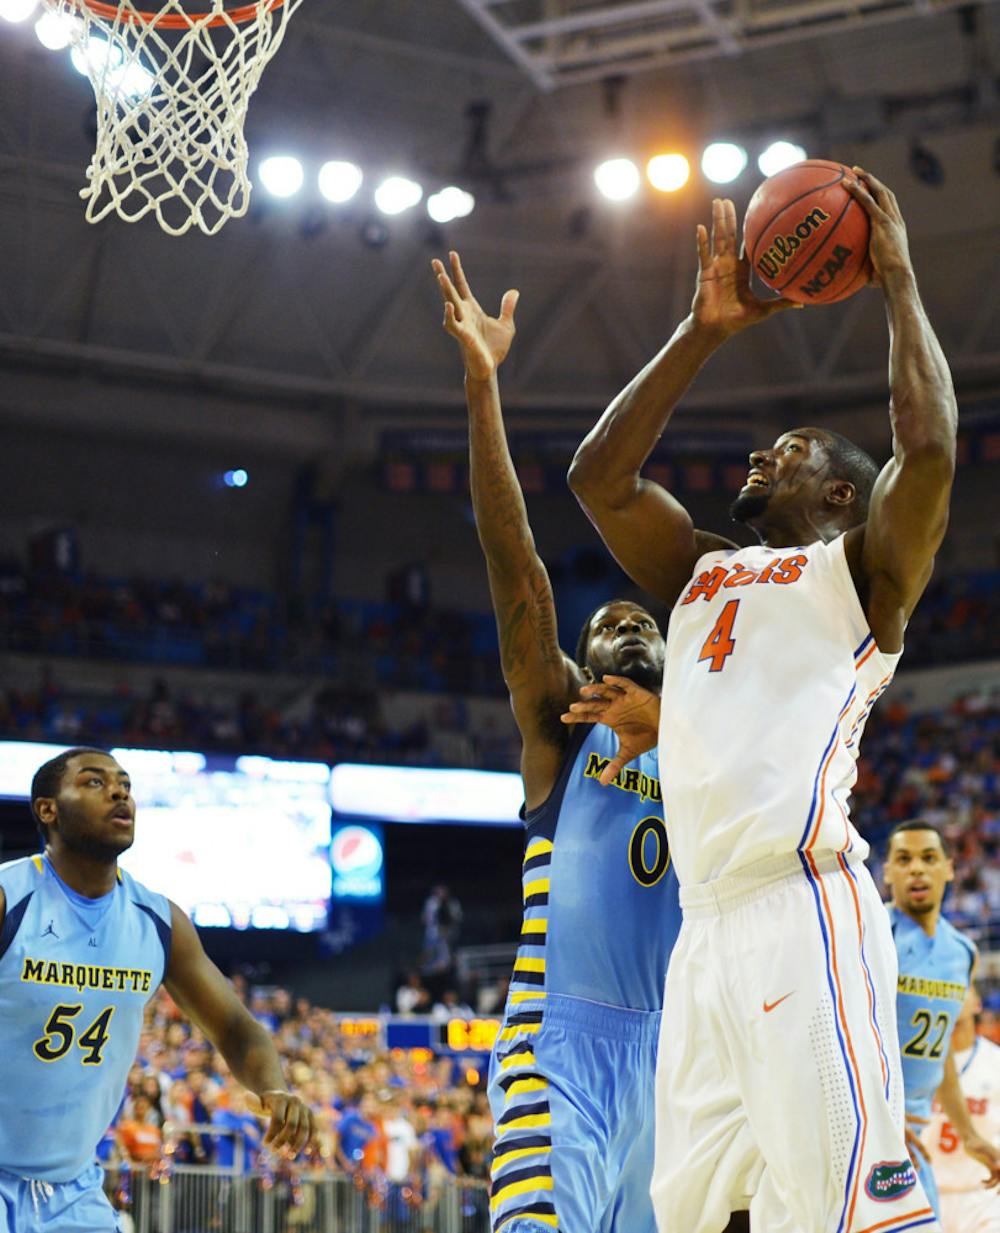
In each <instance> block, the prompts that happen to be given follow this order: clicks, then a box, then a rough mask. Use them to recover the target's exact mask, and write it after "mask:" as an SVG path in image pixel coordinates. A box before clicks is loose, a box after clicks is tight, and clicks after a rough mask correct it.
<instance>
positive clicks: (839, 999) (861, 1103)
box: [805, 852, 868, 1229]
mask: <svg viewBox="0 0 1000 1233" xmlns="http://www.w3.org/2000/svg"><path fill="white" fill-rule="evenodd" d="M805 858H806V860H807V861H808V862H809V868H810V869H811V870H812V875H813V877H814V878H815V880H816V886H817V887H818V888H819V894H820V898H821V900H822V904H823V915H824V916H825V917H826V924H827V928H828V930H829V932H830V966H831V968H832V970H833V983H834V985H835V986H836V989H837V996H836V998H835V1003H836V1005H835V1010H836V1013H837V1018H838V1019H839V1020H840V1026H841V1030H842V1031H843V1033H844V1040H845V1042H846V1044H847V1053H848V1056H849V1057H850V1059H851V1069H852V1070H853V1071H854V1084H855V1087H856V1088H857V1093H858V1107H859V1109H860V1110H861V1142H860V1143H859V1145H858V1160H857V1171H856V1173H855V1174H854V1185H853V1186H852V1187H851V1200H850V1205H849V1207H848V1209H847V1219H846V1221H845V1222H844V1228H845V1229H849V1228H850V1227H851V1220H852V1219H853V1216H854V1205H855V1203H856V1202H857V1199H858V1184H859V1182H860V1181H861V1174H862V1172H863V1166H862V1162H863V1161H864V1158H865V1140H866V1139H867V1138H868V1110H867V1109H866V1108H865V1094H864V1088H863V1087H862V1083H861V1072H860V1070H859V1069H858V1059H857V1057H856V1056H855V1053H854V1041H853V1040H852V1039H851V1031H850V1028H849V1027H848V1025H847V1014H846V1013H845V1010H844V993H843V990H842V989H841V987H840V968H839V965H838V963H837V935H836V932H835V930H834V920H833V913H832V912H831V911H830V901H829V899H828V898H827V895H826V887H825V886H824V885H823V878H822V875H821V874H820V872H819V870H818V869H817V868H816V862H815V860H814V859H813V857H812V855H811V854H810V853H808V852H807V853H806V854H805Z"/></svg>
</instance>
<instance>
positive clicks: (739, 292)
mask: <svg viewBox="0 0 1000 1233" xmlns="http://www.w3.org/2000/svg"><path fill="white" fill-rule="evenodd" d="M801 307H802V305H801V304H795V303H793V302H792V301H791V300H786V299H777V300H759V299H758V298H757V297H756V296H755V295H754V293H753V291H752V290H751V288H750V263H749V261H748V260H747V256H746V253H745V252H744V251H743V250H742V249H741V248H740V244H739V228H738V225H737V222H736V207H735V206H734V205H733V203H732V202H731V201H730V200H729V199H728V198H726V199H725V200H720V199H719V198H716V199H715V200H714V201H713V202H712V230H711V233H709V230H708V228H707V227H705V226H704V225H703V224H702V223H699V224H698V287H697V290H696V291H695V296H694V303H693V304H692V306H691V314H692V316H693V317H694V319H695V321H696V322H697V323H698V324H699V325H700V326H704V327H705V328H707V329H711V330H713V331H714V332H716V333H718V334H720V335H721V336H722V337H723V338H728V337H729V335H730V334H737V333H739V331H740V330H745V329H746V328H747V326H749V325H756V324H757V323H758V322H759V321H766V320H767V318H768V317H773V316H774V314H775V313H780V312H783V311H784V310H785V309H786V308H801Z"/></svg>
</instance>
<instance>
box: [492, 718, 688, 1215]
mask: <svg viewBox="0 0 1000 1233" xmlns="http://www.w3.org/2000/svg"><path fill="white" fill-rule="evenodd" d="M616 749H617V739H616V738H615V736H614V734H613V733H612V732H611V731H610V729H608V728H606V727H603V726H602V725H599V724H597V725H594V726H592V727H588V726H581V727H580V728H577V729H576V730H575V731H574V735H573V737H572V739H571V741H570V745H569V747H568V749H567V752H566V756H565V758H564V760H563V764H562V768H561V770H560V773H559V776H558V778H557V780H556V783H555V786H554V787H553V789H552V792H551V793H550V795H549V798H548V800H547V801H546V802H545V803H544V804H543V805H541V806H540V807H539V808H538V809H535V810H533V811H532V812H531V813H530V814H528V815H527V817H526V819H525V828H526V839H525V855H524V871H523V879H522V881H523V896H524V919H523V922H522V928H521V939H520V945H519V947H518V951H517V958H516V960H515V964H514V973H513V977H512V980H511V986H510V994H509V996H508V1000H507V1008H506V1013H505V1017H504V1023H503V1027H502V1028H501V1031H500V1036H499V1038H498V1041H497V1045H496V1048H495V1050H494V1056H493V1061H492V1065H491V1071H490V1105H491V1108H492V1110H493V1116H494V1120H495V1122H496V1133H497V1138H496V1143H495V1145H494V1149H493V1151H494V1155H493V1165H492V1170H491V1172H492V1183H493V1184H492V1199H491V1214H492V1219H493V1228H494V1230H497V1231H499V1230H501V1229H503V1230H504V1231H505V1233H536V1231H538V1230H545V1233H548V1231H549V1230H551V1229H559V1228H562V1229H564V1230H568V1231H569V1233H578V1231H579V1233H655V1218H654V1215H653V1208H652V1202H651V1200H650V1198H649V1183H650V1176H651V1173H652V1164H653V1121H654V1117H653V1090H654V1087H653V1077H654V1072H655V1067H656V1044H657V1037H658V1029H659V1020H660V1010H661V1008H662V1006H663V987H664V981H665V978H666V971H667V964H668V961H669V958H670V952H671V950H672V949H673V945H674V941H675V940H676V938H677V934H678V932H679V931H680V925H681V914H680V905H679V902H678V887H677V879H676V876H675V874H674V871H673V867H672V864H671V860H670V851H669V848H668V846H667V835H666V828H665V827H664V824H663V804H662V799H663V798H662V793H661V791H660V782H659V774H658V770H657V759H656V754H655V752H651V753H648V754H643V755H642V756H641V757H640V758H637V759H635V761H633V762H632V763H630V764H629V765H628V766H627V767H626V768H625V769H624V770H623V771H622V772H621V773H620V774H619V775H618V777H617V779H616V780H615V782H614V783H613V784H612V785H610V786H608V787H603V786H602V785H601V784H600V782H599V776H600V773H601V771H602V770H603V769H604V767H606V766H607V764H608V761H609V760H610V758H611V757H612V756H613V755H614V753H615V751H616Z"/></svg>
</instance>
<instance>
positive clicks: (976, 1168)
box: [923, 986, 1000, 1233]
mask: <svg viewBox="0 0 1000 1233" xmlns="http://www.w3.org/2000/svg"><path fill="white" fill-rule="evenodd" d="M981 1010H982V1003H981V1002H980V1000H979V995H978V993H977V992H976V989H975V986H973V987H972V988H971V989H970V990H969V993H968V996H967V997H966V999H965V1004H964V1005H963V1007H962V1011H961V1013H960V1014H959V1017H958V1020H957V1021H956V1023H955V1030H954V1032H953V1033H952V1037H951V1049H952V1056H953V1058H954V1059H955V1065H956V1066H957V1068H958V1073H959V1077H960V1078H961V1081H962V1090H963V1091H964V1092H965V1099H966V1102H967V1104H968V1106H969V1114H970V1116H971V1118H972V1125H973V1126H974V1127H975V1129H976V1130H977V1131H978V1133H979V1134H981V1135H982V1136H983V1138H984V1139H987V1140H989V1142H991V1143H993V1144H995V1145H996V1146H997V1147H1000V1046H998V1045H995V1044H994V1043H993V1042H992V1041H991V1040H988V1039H987V1038H986V1037H985V1036H978V1035H977V1034H976V1015H978V1014H979V1012H980V1011H981ZM923 1141H924V1145H925V1147H926V1148H927V1152H928V1155H929V1156H930V1161H931V1165H932V1167H933V1169H934V1174H935V1176H936V1177H937V1184H938V1193H939V1194H940V1197H941V1226H942V1228H943V1229H944V1233H1000V1195H998V1194H997V1192H996V1191H995V1190H988V1189H986V1188H985V1183H986V1182H988V1181H989V1176H990V1174H989V1170H988V1169H987V1168H986V1166H985V1165H983V1164H981V1163H980V1162H979V1161H977V1160H974V1159H973V1158H972V1157H971V1156H969V1155H968V1154H967V1153H966V1152H964V1151H962V1140H961V1138H960V1137H959V1135H958V1132H957V1131H956V1129H955V1127H954V1126H953V1125H952V1124H951V1122H949V1121H948V1119H947V1117H946V1116H945V1113H944V1110H943V1109H941V1107H940V1106H939V1105H938V1103H937V1101H935V1103H934V1115H933V1117H932V1118H931V1124H930V1125H929V1126H928V1127H927V1129H926V1131H925V1132H924V1135H923Z"/></svg>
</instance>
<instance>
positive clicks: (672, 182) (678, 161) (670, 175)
mask: <svg viewBox="0 0 1000 1233" xmlns="http://www.w3.org/2000/svg"><path fill="white" fill-rule="evenodd" d="M646 175H647V176H648V177H649V182H650V184H652V186H653V187H654V188H656V189H659V191H660V192H661V193H676V192H677V190H678V189H679V188H683V187H684V185H685V184H687V182H688V179H689V177H690V175H691V165H690V163H689V162H688V161H687V159H686V158H685V157H684V155H683V154H657V155H656V157H655V158H651V159H650V160H649V162H648V163H647V164H646Z"/></svg>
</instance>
